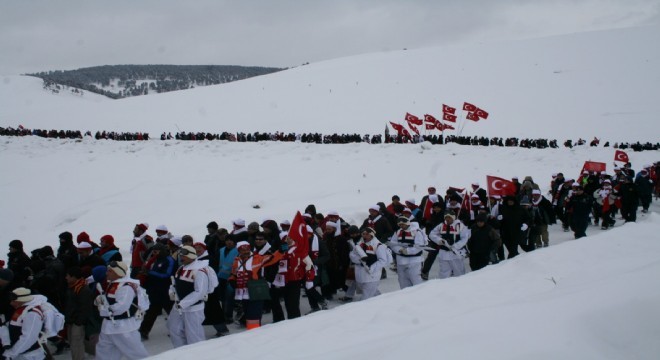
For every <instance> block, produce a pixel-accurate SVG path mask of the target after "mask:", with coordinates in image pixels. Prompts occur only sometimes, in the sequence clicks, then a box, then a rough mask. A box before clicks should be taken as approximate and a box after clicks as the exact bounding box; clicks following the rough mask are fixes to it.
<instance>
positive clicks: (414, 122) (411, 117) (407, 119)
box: [406, 113, 422, 125]
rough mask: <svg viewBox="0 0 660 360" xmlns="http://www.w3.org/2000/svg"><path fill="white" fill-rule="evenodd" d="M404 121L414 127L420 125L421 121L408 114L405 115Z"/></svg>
mask: <svg viewBox="0 0 660 360" xmlns="http://www.w3.org/2000/svg"><path fill="white" fill-rule="evenodd" d="M406 121H407V122H408V123H413V124H415V125H422V119H420V118H418V117H417V116H415V115H411V114H410V113H406Z"/></svg>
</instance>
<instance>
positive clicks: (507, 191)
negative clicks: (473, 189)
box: [486, 175, 516, 196]
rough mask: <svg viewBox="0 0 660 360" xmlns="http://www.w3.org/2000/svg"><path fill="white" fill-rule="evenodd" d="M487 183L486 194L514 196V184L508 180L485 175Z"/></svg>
mask: <svg viewBox="0 0 660 360" xmlns="http://www.w3.org/2000/svg"><path fill="white" fill-rule="evenodd" d="M486 182H487V183H488V196H493V195H499V196H509V195H511V196H514V195H515V194H516V185H515V184H514V183H513V182H512V181H509V180H506V179H502V178H500V177H497V176H490V175H488V176H486Z"/></svg>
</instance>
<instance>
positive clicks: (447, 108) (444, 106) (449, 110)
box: [442, 104, 456, 114]
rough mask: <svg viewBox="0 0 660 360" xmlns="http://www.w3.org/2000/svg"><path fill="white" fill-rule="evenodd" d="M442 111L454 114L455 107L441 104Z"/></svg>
mask: <svg viewBox="0 0 660 360" xmlns="http://www.w3.org/2000/svg"><path fill="white" fill-rule="evenodd" d="M442 112H443V113H445V114H456V108H453V107H451V106H447V105H445V104H442Z"/></svg>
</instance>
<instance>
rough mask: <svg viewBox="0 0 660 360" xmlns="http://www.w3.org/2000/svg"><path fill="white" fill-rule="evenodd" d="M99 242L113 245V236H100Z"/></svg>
mask: <svg viewBox="0 0 660 360" xmlns="http://www.w3.org/2000/svg"><path fill="white" fill-rule="evenodd" d="M101 242H104V243H106V244H107V245H108V246H114V245H115V238H113V237H112V235H103V236H101Z"/></svg>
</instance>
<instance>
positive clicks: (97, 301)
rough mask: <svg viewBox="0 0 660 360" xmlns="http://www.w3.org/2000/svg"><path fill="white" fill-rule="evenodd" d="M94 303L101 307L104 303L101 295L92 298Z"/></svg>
mask: <svg viewBox="0 0 660 360" xmlns="http://www.w3.org/2000/svg"><path fill="white" fill-rule="evenodd" d="M94 305H95V306H96V307H101V306H104V305H105V301H104V299H103V295H99V296H97V297H96V298H95V299H94Z"/></svg>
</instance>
